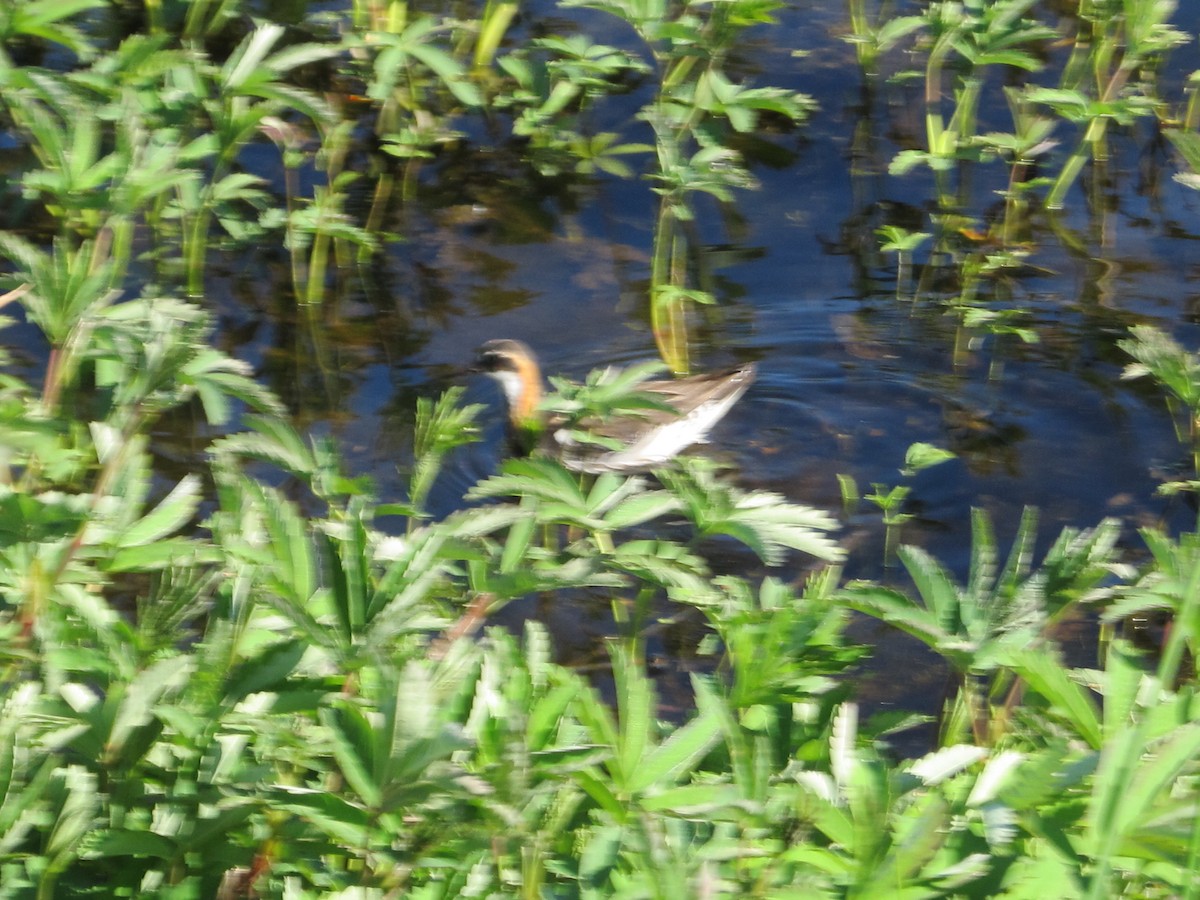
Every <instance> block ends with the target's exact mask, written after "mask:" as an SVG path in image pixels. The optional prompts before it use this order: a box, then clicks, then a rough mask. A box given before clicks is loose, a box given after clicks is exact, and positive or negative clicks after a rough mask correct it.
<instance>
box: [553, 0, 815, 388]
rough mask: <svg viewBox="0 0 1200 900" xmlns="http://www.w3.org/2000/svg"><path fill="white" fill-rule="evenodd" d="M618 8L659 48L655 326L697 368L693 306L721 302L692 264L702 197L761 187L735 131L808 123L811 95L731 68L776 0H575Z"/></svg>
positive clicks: (653, 115) (660, 341)
mask: <svg viewBox="0 0 1200 900" xmlns="http://www.w3.org/2000/svg"><path fill="white" fill-rule="evenodd" d="M567 5H570V6H575V5H578V6H587V7H592V8H595V9H600V10H604V11H605V12H608V13H611V14H612V15H614V16H616V17H617V18H618V19H620V20H621V21H623V22H625V23H626V24H627V25H629V26H630V27H631V28H632V29H633V30H634V32H635V33H636V34H637V36H638V38H639V39H640V40H641V41H642V42H643V43H644V44H645V46H646V47H647V48H648V49H649V51H650V53H651V55H652V56H653V58H654V61H655V65H656V67H657V71H658V91H657V94H656V96H655V98H654V100H652V101H651V102H650V103H649V104H647V105H646V107H645V108H644V109H643V110H642V112H641V117H642V118H643V119H645V121H646V122H648V123H649V125H650V128H651V130H652V131H653V132H654V148H655V154H656V158H657V169H656V171H655V172H654V173H653V175H652V177H653V179H654V180H655V181H656V182H657V183H658V185H657V187H656V188H655V191H656V192H657V193H658V194H659V195H660V196H661V198H662V200H661V203H660V206H659V213H658V219H657V222H656V224H655V230H654V250H653V256H652V260H651V269H650V298H649V300H650V324H651V329H652V330H653V332H654V339H655V342H656V344H657V345H658V349H659V354H660V356H661V357H662V359H663V361H664V362H665V363H666V364H667V366H668V368H670V369H671V370H672V371H674V372H686V371H688V369H689V366H690V362H689V351H688V329H687V324H686V313H687V309H688V307H689V304H691V303H696V302H700V303H705V302H711V301H712V296H711V293H710V292H709V291H708V290H706V289H705V288H704V287H703V285H701V286H700V287H698V288H697V287H693V286H692V284H691V279H690V277H689V268H690V262H691V259H692V255H693V254H694V252H695V249H694V248H695V246H696V245H697V243H698V241H697V240H696V238H695V236H694V235H692V234H690V230H691V222H692V221H693V219H694V217H695V215H696V211H695V209H694V198H695V197H696V196H698V195H700V194H708V195H710V196H712V197H714V198H715V199H717V200H718V201H721V202H728V201H729V200H731V199H732V196H733V191H734V190H735V189H739V188H749V187H752V186H753V185H754V184H755V181H754V179H753V176H752V175H751V173H750V172H749V170H748V169H747V168H746V167H745V165H744V164H743V161H742V158H741V156H740V154H739V153H738V152H737V151H736V150H735V149H734V147H733V142H732V140H731V135H734V134H742V133H747V132H750V131H752V130H753V129H754V127H755V125H756V124H757V122H758V121H759V119H760V117H761V116H763V115H775V116H779V117H782V118H784V119H787V120H789V121H792V122H799V121H801V120H803V118H804V117H805V116H806V115H807V113H808V111H809V110H810V109H811V108H812V101H811V99H810V98H808V97H807V96H805V95H803V94H796V93H793V92H790V91H785V90H782V89H779V88H769V87H762V88H752V87H748V86H746V85H744V84H738V83H736V82H734V81H733V80H732V79H731V78H729V76H728V75H727V74H726V73H725V65H726V60H727V58H728V57H729V56H730V54H732V53H733V52H734V50H735V48H736V46H737V43H738V41H739V40H740V39H741V37H742V35H743V34H744V32H745V31H746V30H747V29H748V28H750V27H752V26H755V25H762V24H768V23H770V22H771V21H773V19H772V13H773V12H774V11H775V10H776V9H777V8H778V6H779V4H778V3H776V2H774V0H769V2H766V3H763V2H760V0H733V2H728V3H719V4H714V5H711V6H710V5H708V4H705V3H699V2H687V3H684V4H683V5H682V6H681V7H679V8H678V9H675V8H672V7H670V6H669V5H668V4H666V3H664V2H662V0H572V2H571V3H569V4H567Z"/></svg>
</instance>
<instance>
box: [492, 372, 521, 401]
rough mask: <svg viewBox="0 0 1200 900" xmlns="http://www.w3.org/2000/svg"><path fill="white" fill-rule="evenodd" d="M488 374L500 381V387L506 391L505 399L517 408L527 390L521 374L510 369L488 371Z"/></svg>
mask: <svg viewBox="0 0 1200 900" xmlns="http://www.w3.org/2000/svg"><path fill="white" fill-rule="evenodd" d="M488 375H490V376H491V377H492V378H495V379H496V380H497V381H498V382H500V389H501V390H502V391H504V399H506V400H507V401H508V406H509V408H510V409H516V408H517V405H518V404H519V403H520V401H521V395H522V394H523V393H524V392H525V385H524V383H523V382H522V381H521V376H520V375H518V374H517V373H516V372H508V371H496V372H488Z"/></svg>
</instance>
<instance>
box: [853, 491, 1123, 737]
mask: <svg viewBox="0 0 1200 900" xmlns="http://www.w3.org/2000/svg"><path fill="white" fill-rule="evenodd" d="M1036 521H1037V518H1036V514H1035V513H1034V512H1033V510H1026V512H1025V515H1024V516H1023V517H1022V519H1021V524H1020V526H1019V527H1018V529H1017V535H1016V538H1015V540H1014V543H1013V547H1012V550H1011V551H1010V552H1009V555H1008V559H1007V561H1006V562H1005V563H1004V565H1003V567H1002V568H1001V567H1000V565H999V554H998V552H997V548H996V540H995V536H994V534H993V532H992V528H991V524H990V521H989V520H988V518H987V516H986V515H985V514H984V513H983V512H982V511H979V510H976V511H975V513H974V515H973V517H972V520H971V524H972V542H971V568H970V572H969V573H968V575H967V580H966V583H965V584H961V585H960V584H958V583H956V582H955V581H954V579H953V577H952V576H951V574H950V573H949V572H947V571H946V570H945V569H944V568H942V567H941V566H940V565H939V564H938V563H937V562H936V561H935V560H933V559H932V558H930V557H929V556H928V554H926V553H924V552H923V551H922V550H920V549H919V548H917V547H908V546H906V547H901V548H900V550H899V556H900V561H901V562H902V563H903V564H904V568H905V570H906V571H907V572H908V575H909V577H910V578H912V581H913V584H914V586H915V587H916V590H917V593H918V594H919V596H920V598H921V603H920V604H918V603H916V602H915V601H913V600H912V599H910V598H909V597H908V596H907V595H906V594H904V593H903V592H901V591H899V590H896V589H893V588H886V587H883V586H881V585H875V584H869V583H855V584H850V585H847V586H846V588H845V592H844V595H843V596H844V598H845V600H846V602H847V603H849V604H850V606H851V607H853V608H854V609H857V610H859V611H861V612H865V613H868V614H870V615H873V616H877V617H878V618H881V619H883V620H884V621H887V622H890V623H892V624H893V625H895V626H896V627H898V628H900V629H901V630H903V631H905V632H906V633H907V634H910V635H912V636H913V637H915V638H917V639H918V640H920V641H922V642H924V643H925V644H927V645H929V646H930V647H931V648H933V649H934V650H935V651H937V653H938V654H939V655H940V656H942V657H943V658H944V659H945V660H946V661H947V662H948V663H949V664H950V666H951V668H952V669H953V670H954V673H955V676H956V679H957V685H956V695H955V697H954V699H953V703H952V705H948V706H947V708H946V710H945V711H944V718H943V720H942V733H941V740H942V743H943V745H948V744H950V743H954V742H957V741H959V740H961V739H964V738H966V737H968V736H970V737H971V738H973V740H974V742H975V743H976V744H979V745H981V746H986V745H989V744H991V743H992V742H993V741H995V740H996V739H997V738H998V737H999V736H1000V734H1001V733H1002V730H1003V728H1004V717H1003V716H995V715H993V713H992V708H991V706H990V704H991V703H993V702H997V701H999V702H1002V703H1006V704H1007V703H1011V702H1012V701H1013V697H1014V696H1015V695H1013V694H1012V693H1011V692H1012V689H1013V681H1012V678H1011V673H1010V671H1009V669H1010V665H1009V664H1008V662H1007V659H1008V656H1007V654H1009V653H1011V652H1012V651H1014V650H1018V649H1019V650H1024V649H1026V648H1030V647H1045V646H1047V645H1048V643H1049V641H1050V635H1051V629H1052V627H1053V625H1054V623H1056V622H1057V621H1059V620H1060V619H1061V617H1062V616H1063V615H1064V614H1065V613H1066V612H1067V611H1068V610H1069V609H1070V608H1071V607H1072V606H1073V605H1075V604H1078V603H1080V602H1083V601H1085V600H1087V599H1088V598H1089V594H1090V593H1091V592H1092V591H1094V590H1095V589H1096V588H1097V587H1098V586H1099V584H1100V583H1101V581H1102V580H1103V579H1104V577H1105V576H1106V575H1107V574H1108V572H1109V570H1110V566H1111V564H1112V562H1113V548H1114V546H1115V543H1116V539H1117V534H1118V532H1119V528H1120V526H1119V523H1117V522H1116V521H1115V520H1106V521H1104V522H1102V523H1101V524H1100V525H1099V526H1097V527H1096V528H1095V529H1092V530H1089V531H1083V532H1079V531H1076V530H1074V529H1065V530H1064V531H1063V533H1062V534H1061V535H1060V536H1059V538H1058V540H1057V541H1055V543H1054V545H1053V546H1052V547H1051V548H1050V549H1049V550H1048V551H1047V553H1046V556H1045V558H1044V559H1043V561H1042V565H1041V567H1040V568H1038V569H1036V570H1035V569H1034V568H1033V560H1032V551H1033V540H1034V532H1035V528H1036ZM1005 695H1007V698H1006V696H1005ZM997 729H999V732H998V731H997Z"/></svg>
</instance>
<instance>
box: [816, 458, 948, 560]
mask: <svg viewBox="0 0 1200 900" xmlns="http://www.w3.org/2000/svg"><path fill="white" fill-rule="evenodd" d="M953 458H954V454H953V453H951V452H950V451H949V450H943V449H942V448H940V447H935V446H933V445H932V444H926V443H924V442H923V441H918V442H917V443H915V444H910V445H909V448H908V450H906V451H905V454H904V465H903V466H902V467H901V469H900V474H901V475H903V476H904V477H906V478H912V477H913V476H914V475H916V474H917V473H918V472H920V471H922V470H923V469H928V468H929V467H930V466H936V465H938V464H939V463H943V462H946V461H947V460H950V459H953ZM837 479H838V487H839V489H840V490H841V492H842V504H843V506H844V508H845V510H846V512H847V513H852V512H853V511H854V509H855V508H856V507H857V506H858V504H859V501H860V500H866V501H868V502H869V503H871V504H873V505H874V506H876V507H877V508H878V509H879V511H880V512H881V513H882V514H883V525H884V528H885V529H886V536H885V538H884V546H883V559H884V564H885V565H886V564H888V562H889V560H891V559H892V556H893V554H894V552H895V547H896V540H897V538H898V537H899V533H900V526H901V525H903V524H904V523H905V522H907V521H908V520H909V519H911V518H912V515H911V514H910V513H905V512H902V511H901V510H902V509H903V507H904V501H905V500H907V499H908V495H909V494H910V493H912V487H911V486H910V485H906V484H897V485H893V486H892V487H888V486H887V485H885V484H882V483H880V482H872V484H871V487H872V491H871V493H869V494H866V495H862V496H860V494H859V489H858V482H856V481H855V480H854V477H853V476H851V475H843V474H839V475H838V476H837Z"/></svg>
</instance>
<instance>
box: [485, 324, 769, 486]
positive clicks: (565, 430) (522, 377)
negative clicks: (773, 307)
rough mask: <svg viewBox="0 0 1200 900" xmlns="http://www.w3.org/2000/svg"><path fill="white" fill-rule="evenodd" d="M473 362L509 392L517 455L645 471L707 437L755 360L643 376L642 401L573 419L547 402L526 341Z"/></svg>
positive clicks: (748, 378) (489, 345)
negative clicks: (624, 409) (698, 371)
mask: <svg viewBox="0 0 1200 900" xmlns="http://www.w3.org/2000/svg"><path fill="white" fill-rule="evenodd" d="M475 369H476V371H480V372H483V373H484V374H486V375H488V376H490V377H491V378H493V379H495V380H496V381H497V382H498V383H499V385H500V389H501V390H502V391H503V393H504V397H505V400H506V401H507V404H508V426H509V427H508V432H509V443H510V446H511V449H512V450H513V451H514V452H515V453H516V454H517V455H521V456H527V455H530V454H532V453H535V452H539V451H540V452H543V453H546V454H547V455H550V456H554V457H557V458H558V459H559V460H560V461H561V462H562V464H563V465H564V466H566V468H568V469H570V470H572V471H575V472H583V473H588V474H600V473H603V472H640V471H645V470H648V469H652V468H654V467H656V466H660V465H662V464H664V463H666V462H667V461H668V460H670V459H673V458H674V457H676V456H678V455H679V454H680V453H682V452H683V451H684V450H686V449H687V448H688V447H690V446H692V445H693V444H699V443H703V442H704V441H705V439H706V437H707V435H708V432H709V430H710V429H711V428H712V427H713V425H715V424H716V423H717V422H718V421H719V420H720V419H721V418H722V417H724V415H725V414H726V413H727V412H729V410H730V409H731V408H732V407H733V405H734V404H735V403H737V401H738V400H739V399H740V398H741V396H742V394H744V393H745V392H746V389H747V388H748V387H750V385H751V383H752V382H753V381H754V375H755V369H754V365H753V364H752V363H750V364H747V365H743V366H739V367H737V368H733V369H727V370H725V371H721V372H713V373H709V374H703V375H692V376H688V377H686V378H676V379H671V380H664V381H643V382H641V383H639V384H637V386H636V390H637V394H638V396H640V397H641V398H643V399H644V401H645V402H643V403H640V404H634V405H636V406H640V407H643V408H637V409H636V410H634V411H632V412H630V413H626V414H621V415H617V416H613V417H611V418H607V419H604V420H601V419H599V418H597V417H588V418H584V419H582V420H580V421H578V422H572V421H570V419H569V418H568V417H566V416H563V415H559V414H547V413H546V412H545V410H544V409H543V408H542V400H543V398H544V396H545V389H544V386H543V382H542V370H541V366H540V365H539V364H538V361H537V356H536V355H535V354H534V352H533V350H531V349H530V348H529V345H528V344H526V343H524V342H523V341H518V340H512V339H509V338H503V339H498V340H491V341H487V342H486V343H484V344H483V345H482V346H480V347H479V349H478V351H476V365H475ZM580 432H584V433H585V436H583V437H582V438H581V435H580Z"/></svg>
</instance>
